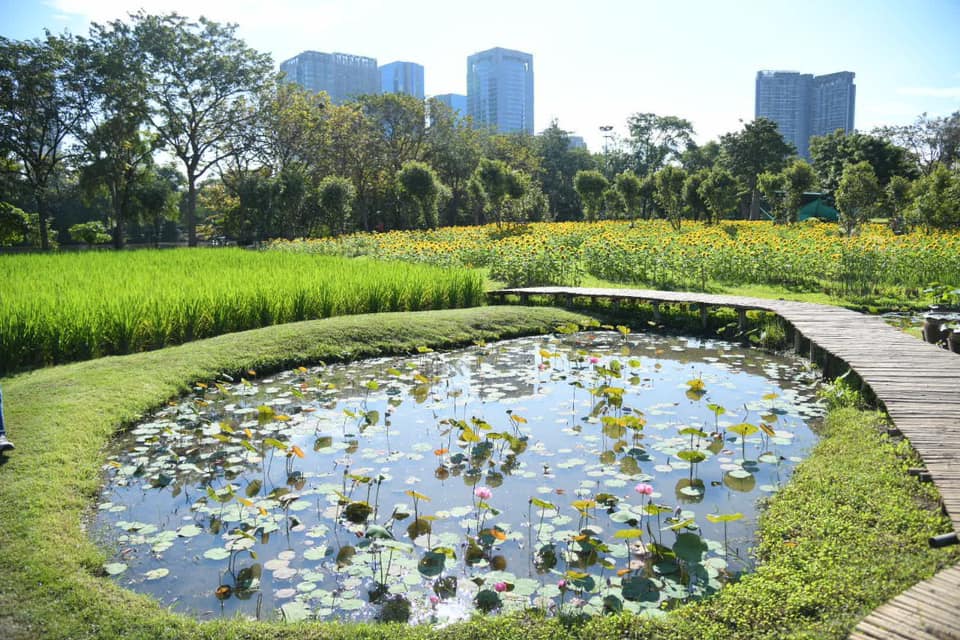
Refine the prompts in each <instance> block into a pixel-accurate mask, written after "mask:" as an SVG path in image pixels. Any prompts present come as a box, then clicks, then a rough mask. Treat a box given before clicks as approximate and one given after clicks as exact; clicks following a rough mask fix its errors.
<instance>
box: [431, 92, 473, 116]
mask: <svg viewBox="0 0 960 640" xmlns="http://www.w3.org/2000/svg"><path fill="white" fill-rule="evenodd" d="M433 97H434V98H436V99H437V100H439V101H440V102H442V103H443V104H445V105H447V106H448V107H450V110H451V111H453V112H455V113H459V114H460V117H461V118H466V117H467V96H465V95H463V94H462V93H441V94H439V95H435V96H433Z"/></svg>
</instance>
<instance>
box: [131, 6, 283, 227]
mask: <svg viewBox="0 0 960 640" xmlns="http://www.w3.org/2000/svg"><path fill="white" fill-rule="evenodd" d="M133 25H134V35H135V37H136V39H137V42H138V44H139V47H140V48H141V51H142V52H143V55H144V60H145V64H146V69H147V71H148V73H149V74H150V76H151V82H150V85H149V86H150V94H149V97H150V101H151V112H150V120H151V122H152V124H153V126H154V129H155V130H156V132H157V135H158V138H159V141H160V142H161V143H162V144H163V145H164V146H165V147H166V148H167V149H169V150H170V152H171V153H173V155H175V156H176V157H177V158H178V159H179V160H180V162H182V163H183V168H184V172H185V174H186V178H187V199H186V202H185V207H184V209H185V211H184V213H185V215H186V220H185V223H186V226H187V234H188V243H189V244H190V246H196V244H197V230H196V226H197V219H196V208H197V184H198V181H199V180H200V179H201V178H202V177H203V176H204V175H205V174H206V173H207V172H208V171H209V170H210V169H211V168H213V167H215V166H216V165H217V164H218V163H219V162H220V161H221V160H223V159H224V158H225V157H227V155H229V154H230V153H235V152H236V145H233V146H231V144H230V143H231V136H232V135H233V133H234V132H235V131H236V130H237V129H241V130H242V128H243V127H244V125H245V123H246V121H247V120H248V119H249V118H252V117H254V112H252V110H250V109H248V108H247V105H246V102H247V99H248V98H249V97H250V96H251V95H253V94H255V93H256V92H257V91H259V90H261V89H262V86H263V83H264V82H265V81H266V79H267V78H268V77H269V74H270V71H271V68H272V66H273V64H272V62H271V60H270V56H269V55H265V54H261V53H258V52H257V51H255V50H253V49H251V48H249V47H247V46H246V44H245V43H244V42H243V41H242V40H240V39H239V38H237V37H236V36H235V32H236V25H231V24H227V25H221V24H218V23H216V22H212V21H210V20H207V19H206V18H200V21H199V22H190V21H188V20H187V19H186V18H184V17H183V16H180V15H177V14H175V13H172V14H168V15H165V16H153V15H148V14H146V13H144V12H142V11H141V12H140V13H138V14H136V15H134V16H133Z"/></svg>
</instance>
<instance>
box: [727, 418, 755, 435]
mask: <svg viewBox="0 0 960 640" xmlns="http://www.w3.org/2000/svg"><path fill="white" fill-rule="evenodd" d="M727 431H730V432H731V433H735V434H737V435H738V436H740V437H742V438H746V437H748V436H752V435H753V434H755V433H756V432H757V431H759V429H757V427H756V426H755V425H752V424H750V423H749V422H741V423H739V424H735V425H733V426H732V427H729V428H728V429H727Z"/></svg>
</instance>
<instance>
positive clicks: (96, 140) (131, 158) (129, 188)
mask: <svg viewBox="0 0 960 640" xmlns="http://www.w3.org/2000/svg"><path fill="white" fill-rule="evenodd" d="M74 52H75V54H74V73H73V75H72V79H73V82H72V83H71V89H72V91H73V92H74V94H75V96H77V98H78V103H79V106H80V108H81V110H82V116H83V118H82V120H81V121H80V122H78V123H77V124H78V126H76V127H75V128H74V129H73V130H72V131H71V133H72V134H73V135H74V136H75V137H76V139H77V140H79V142H80V146H81V152H80V154H79V155H80V158H81V161H82V162H83V164H84V166H83V168H82V170H81V181H82V182H84V183H85V184H87V185H88V187H100V188H103V189H104V190H105V191H106V193H107V196H108V198H107V199H108V201H109V203H110V210H111V215H110V218H111V219H112V225H111V226H112V229H111V235H112V237H113V245H114V247H116V248H117V249H119V248H121V247H123V244H124V234H125V225H126V223H127V222H129V221H131V219H132V218H134V216H135V212H134V208H135V207H136V202H135V193H136V190H137V188H138V183H139V182H141V181H144V180H146V179H147V176H148V174H149V171H150V168H151V167H152V164H153V152H154V136H153V135H152V134H151V133H149V132H148V131H147V130H146V124H147V116H148V106H147V84H148V77H147V74H146V70H145V68H144V65H143V59H142V56H141V55H140V50H139V47H138V46H137V43H136V41H135V39H134V38H133V32H132V29H131V27H130V26H129V25H127V24H124V23H122V22H120V21H116V22H113V23H110V24H108V25H99V24H94V25H93V26H92V27H91V30H90V37H89V38H88V39H85V40H84V39H81V40H79V41H78V45H77V46H76V47H75V48H74Z"/></svg>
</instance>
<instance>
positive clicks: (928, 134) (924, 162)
mask: <svg viewBox="0 0 960 640" xmlns="http://www.w3.org/2000/svg"><path fill="white" fill-rule="evenodd" d="M873 135H875V136H879V137H881V138H885V139H886V140H889V141H890V142H892V143H894V144H896V145H899V146H901V147H905V148H906V149H907V151H909V153H910V155H911V156H912V157H913V160H914V162H915V163H916V166H917V169H918V170H919V171H920V173H921V174H922V175H930V173H932V172H933V170H934V169H935V168H936V166H937V165H938V164H942V165H945V166H946V167H947V168H951V167H954V166H956V165H957V164H958V163H960V111H955V112H954V113H953V114H952V115H950V116H946V117H940V118H930V117H928V116H927V114H926V113H923V114H921V115H919V116H917V119H916V120H915V121H914V122H913V123H912V124H908V125H902V126H891V127H879V128H877V129H874V130H873Z"/></svg>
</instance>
